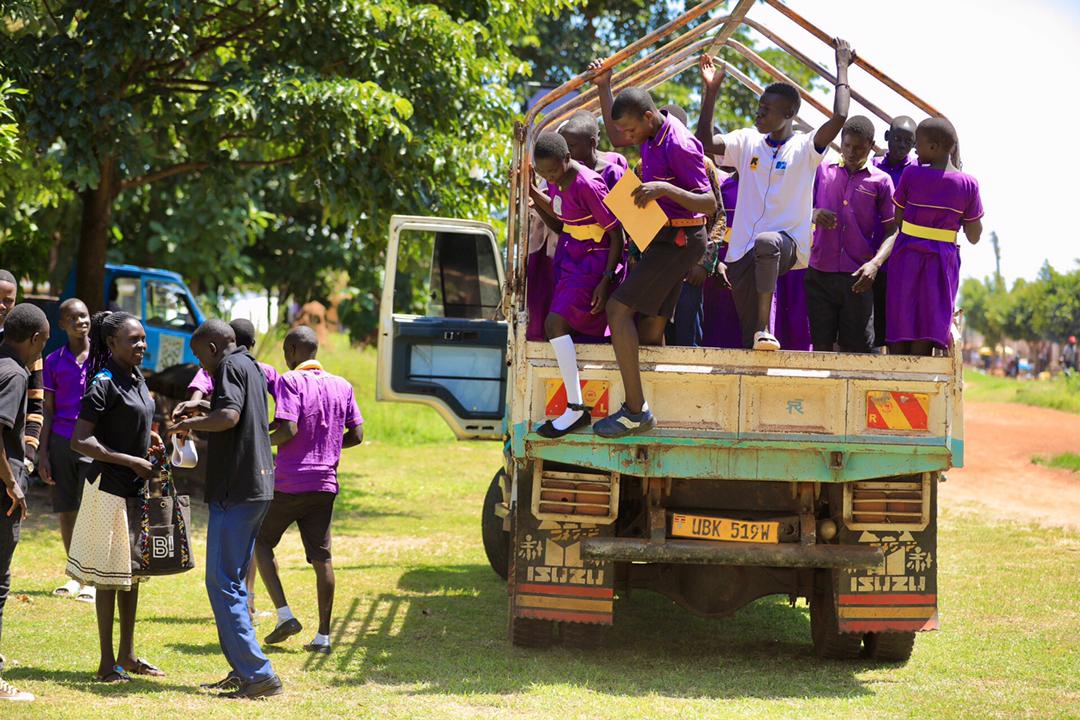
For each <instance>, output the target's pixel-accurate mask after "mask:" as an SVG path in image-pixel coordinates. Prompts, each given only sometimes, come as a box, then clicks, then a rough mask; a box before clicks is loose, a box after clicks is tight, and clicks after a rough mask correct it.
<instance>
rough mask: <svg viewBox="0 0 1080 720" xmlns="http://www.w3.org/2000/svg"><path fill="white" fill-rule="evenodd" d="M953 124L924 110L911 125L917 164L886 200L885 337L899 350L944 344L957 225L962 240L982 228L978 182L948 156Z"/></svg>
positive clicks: (927, 350)
mask: <svg viewBox="0 0 1080 720" xmlns="http://www.w3.org/2000/svg"><path fill="white" fill-rule="evenodd" d="M956 144H957V138H956V130H955V129H954V128H953V126H952V123H950V122H949V121H948V120H946V119H945V118H930V119H928V120H923V121H922V122H921V123H919V127H918V128H917V129H916V131H915V151H916V152H917V153H918V155H919V165H918V166H914V167H909V168H908V169H907V170H905V171H904V174H903V175H902V176H901V177H900V187H898V188H896V193H895V194H894V196H893V202H894V203H895V204H896V223H897V225H898V226H899V227H900V233H899V234H898V235H897V236H896V244H895V246H894V248H893V252H892V256H891V258H890V260H889V287H888V297H887V303H886V305H887V307H886V312H887V313H888V316H889V317H888V321H887V331H888V335H887V336H886V341H887V342H888V345H889V352H890V353H895V354H898V355H932V354H933V352H934V349H935V348H942V349H943V348H947V347H948V346H949V339H950V335H951V333H950V329H951V327H952V318H953V304H954V303H955V301H956V291H957V289H958V286H959V284H960V246H959V244H958V238H957V236H958V232H959V230H960V229H961V228H963V230H964V235H966V236H967V239H968V242H970V243H972V244H975V243H977V242H979V238H980V237H981V236H982V219H981V218H982V216H983V207H982V199H981V198H980V197H979V183H978V181H977V180H975V178H973V177H972V176H971V175H967V174H965V173H962V172H960V170H959V168H957V167H956V166H955V165H954V164H953V161H952V160H951V159H950V156H951V155H952V153H953V151H954V149H955V147H956Z"/></svg>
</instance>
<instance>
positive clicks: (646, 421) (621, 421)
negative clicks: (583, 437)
mask: <svg viewBox="0 0 1080 720" xmlns="http://www.w3.org/2000/svg"><path fill="white" fill-rule="evenodd" d="M592 427H593V432H595V433H596V434H597V435H599V436H600V437H604V438H621V437H626V436H627V435H640V434H641V433H644V432H649V431H650V430H652V429H653V428H654V427H656V418H654V417H653V414H652V410H649V406H648V405H646V406H645V407H644V408H642V410H641V412H639V413H632V412H630V410H629V409H628V408H627V407H626V405H625V404H623V406H622V407H620V408H619V411H618V412H617V413H615V414H614V415H608V416H607V417H606V418H604V419H603V420H600V421H599V422H597V423H596V424H595V425H593V426H592Z"/></svg>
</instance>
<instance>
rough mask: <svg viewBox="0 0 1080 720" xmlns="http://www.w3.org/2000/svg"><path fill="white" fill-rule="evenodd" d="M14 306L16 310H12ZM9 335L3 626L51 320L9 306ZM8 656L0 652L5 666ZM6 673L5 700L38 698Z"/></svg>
mask: <svg viewBox="0 0 1080 720" xmlns="http://www.w3.org/2000/svg"><path fill="white" fill-rule="evenodd" d="M7 310H10V312H7ZM4 315H5V323H4V328H5V332H4V339H3V342H2V343H0V483H2V484H3V490H2V492H0V632H2V631H3V621H4V605H5V604H6V603H7V598H8V593H9V592H10V591H11V556H12V555H13V554H14V553H15V546H16V545H17V544H18V543H19V532H20V526H21V524H22V521H23V520H25V519H26V490H27V487H28V484H29V482H28V481H29V473H28V472H27V470H26V455H25V442H26V438H25V434H24V433H25V425H26V415H27V408H26V391H27V387H28V385H29V381H30V373H29V372H28V371H27V367H28V366H31V365H33V364H34V363H35V362H36V361H39V360H41V351H42V350H43V349H44V348H45V343H47V342H48V341H49V321H48V320H46V319H45V313H43V312H42V311H41V309H40V308H38V307H37V306H35V305H31V304H29V303H23V304H22V305H15V306H14V307H10V306H9V307H8V308H6V309H5V312H4ZM3 669H4V659H3V656H0V672H2V671H3ZM33 699H34V696H33V695H31V694H30V693H27V692H20V691H19V690H17V689H16V688H15V687H13V686H12V685H11V684H9V683H8V682H6V681H4V680H3V679H0V701H24V702H28V701H32V700H33Z"/></svg>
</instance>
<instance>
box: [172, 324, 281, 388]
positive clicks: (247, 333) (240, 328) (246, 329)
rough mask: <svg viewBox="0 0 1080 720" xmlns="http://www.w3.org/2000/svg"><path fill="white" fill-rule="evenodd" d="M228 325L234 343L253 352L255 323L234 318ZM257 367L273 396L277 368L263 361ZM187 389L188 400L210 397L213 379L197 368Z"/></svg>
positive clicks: (203, 370)
mask: <svg viewBox="0 0 1080 720" xmlns="http://www.w3.org/2000/svg"><path fill="white" fill-rule="evenodd" d="M229 327H231V328H232V329H233V334H234V335H235V336H236V344H237V345H239V346H240V347H244V348H247V350H248V352H249V353H254V352H255V324H254V323H252V322H251V321H250V320H248V319H247V318H235V319H233V320H231V321H230V322H229ZM259 367H260V368H261V369H262V371H263V375H264V376H265V377H266V391H267V392H268V393H269V394H270V397H274V388H275V387H276V386H277V380H278V371H277V368H275V367H274V366H273V365H267V364H266V363H263V362H261V363H259ZM187 391H188V400H190V401H191V402H195V403H197V402H199V401H200V400H202V399H203V398H205V397H210V395H211V394H213V392H214V379H213V378H212V377H211V376H210V373H208V372H206V370H205V369H203V368H199V371H198V372H197V373H195V377H193V378H192V379H191V382H190V383H188V386H187Z"/></svg>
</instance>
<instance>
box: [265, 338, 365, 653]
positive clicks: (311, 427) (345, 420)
mask: <svg viewBox="0 0 1080 720" xmlns="http://www.w3.org/2000/svg"><path fill="white" fill-rule="evenodd" d="M318 352H319V339H318V337H317V336H316V335H315V331H314V330H312V329H311V328H309V327H306V326H300V327H296V328H293V329H292V330H290V331H289V334H288V335H286V336H285V343H284V353H285V364H286V365H288V366H289V372H287V373H285V374H284V375H282V376H281V379H280V380H278V387H277V405H276V412H275V415H274V419H275V421H276V422H277V429H276V430H274V432H273V434H272V435H271V436H270V441H271V442H272V443H273V444H274V445H277V446H278V453H277V460H276V461H275V464H274V499H273V501H271V503H270V510H269V511H268V512H267V513H266V518H264V519H263V523H262V528H261V529H260V530H259V536H258V539H257V540H256V541H255V561H256V562H257V563H258V566H259V574H260V575H262V579H263V583H264V584H265V585H266V592H267V594H268V595H269V596H270V599H271V600H273V601H274V605H275V606H276V607H277V613H278V624H277V627H275V628H274V631H273V632H271V633H270V634H269V635H268V636H267V637H266V642H267V643H271V644H273V643H280V642H282V641H284V640H285V639H287V638H288V637H290V636H292V635H295V634H296V633H298V632H300V631H301V630H302V627H301V625H300V622H299V621H298V620H297V619H296V618H295V617H294V616H293V613H292V610H291V609H289V603H288V602H287V601H286V599H285V589H284V588H283V587H282V585H281V577H280V576H279V575H278V568H277V560H276V559H275V558H274V548H275V547H277V544H278V542H280V541H281V536H282V535H283V534H284V532H285V530H287V529H288V528H289V526H290V525H292V524H293V523H296V526H297V528H298V529H299V530H300V539H301V540H302V541H303V543H304V553H305V555H306V557H307V561H308V563H310V564H311V566H312V567H313V568H314V570H315V589H316V594H317V596H318V602H319V629H318V632H316V633H315V638H314V639H313V640H312V641H311V642H310V643H308V644H307V645H305V646H304V649H305V650H307V651H309V652H313V653H318V654H323V655H326V654H329V652H330V616H331V614H332V613H333V610H334V568H333V565H332V564H331V561H330V542H331V541H330V521H331V519H332V518H333V512H334V500H335V499H336V498H337V494H338V478H337V467H338V462H339V461H340V460H341V451H342V449H343V448H350V447H356V446H357V445H360V444H361V443H363V441H364V418H363V416H362V415H361V414H360V408H359V407H357V405H356V397H355V396H354V394H353V387H352V385H350V384H349V382H348V381H347V380H344V379H343V378H340V377H337V376H336V375H331V374H330V373H328V372H326V371H325V370H323V367H322V365H321V364H320V363H319V361H318V360H316V359H315V358H316V355H317V354H318Z"/></svg>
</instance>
